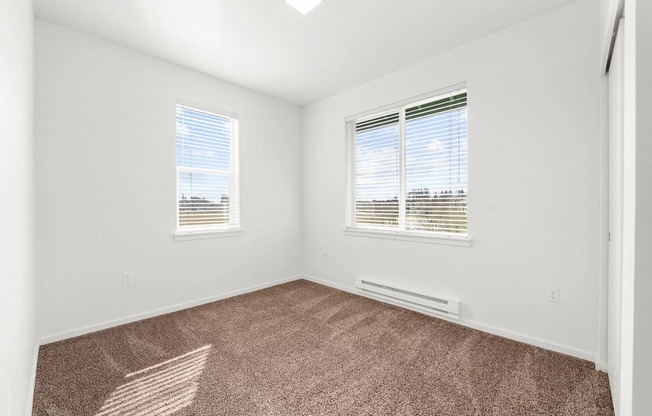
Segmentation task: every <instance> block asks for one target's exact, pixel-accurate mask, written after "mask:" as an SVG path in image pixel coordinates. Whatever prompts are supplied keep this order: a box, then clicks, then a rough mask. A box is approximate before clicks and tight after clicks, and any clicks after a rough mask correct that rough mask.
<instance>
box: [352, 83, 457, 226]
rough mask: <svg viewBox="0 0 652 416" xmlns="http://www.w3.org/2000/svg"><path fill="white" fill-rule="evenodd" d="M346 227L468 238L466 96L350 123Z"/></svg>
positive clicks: (410, 104)
mask: <svg viewBox="0 0 652 416" xmlns="http://www.w3.org/2000/svg"><path fill="white" fill-rule="evenodd" d="M347 132H348V150H349V169H350V172H349V173H350V176H349V177H350V179H349V182H350V183H349V197H348V207H347V218H346V222H347V224H346V225H347V228H348V229H352V230H361V231H364V230H369V231H389V232H394V233H402V232H405V233H410V234H419V235H424V234H427V235H429V236H442V237H463V238H466V237H467V234H468V218H467V201H468V157H467V102H466V89H464V88H456V89H455V90H452V91H449V92H447V93H445V94H438V95H437V96H430V97H428V98H426V99H423V100H419V101H412V102H408V103H405V104H403V103H402V104H399V105H395V106H392V107H391V108H389V109H385V110H383V111H377V112H374V113H373V114H371V115H368V116H364V117H354V118H352V119H348V120H347Z"/></svg>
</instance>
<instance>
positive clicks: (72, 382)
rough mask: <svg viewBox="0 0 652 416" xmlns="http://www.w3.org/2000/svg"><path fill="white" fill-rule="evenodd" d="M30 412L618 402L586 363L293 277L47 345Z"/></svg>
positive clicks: (410, 409) (577, 415)
mask: <svg viewBox="0 0 652 416" xmlns="http://www.w3.org/2000/svg"><path fill="white" fill-rule="evenodd" d="M33 414H34V415H38V416H45V415H56V416H64V415H65V416H84V415H90V416H118V415H125V416H127V415H129V416H136V415H179V416H186V415H197V416H199V415H234V416H235V415H279V416H288V415H315V416H316V415H356V416H358V415H437V416H448V415H450V416H467V415H468V416H470V415H473V416H481V415H514V416H523V415H551V416H552V415H554V416H559V415H572V416H584V415H586V416H588V415H592V416H603V415H604V416H607V415H609V416H610V415H613V414H614V413H613V409H612V403H611V395H610V393H609V385H608V380H607V377H606V375H605V374H604V373H600V372H597V371H596V370H595V368H594V365H593V364H592V363H590V362H588V361H582V360H579V359H576V358H572V357H569V356H566V355H562V354H558V353H554V352H550V351H546V350H543V349H540V348H536V347H533V346H529V345H526V344H522V343H518V342H515V341H511V340H508V339H505V338H501V337H497V336H493V335H489V334H486V333H483V332H480V331H477V330H473V329H469V328H467V327H464V326H461V325H456V324H452V323H449V322H446V321H444V320H441V319H436V318H432V317H428V316H425V315H422V314H418V313H414V312H411V311H407V310H404V309H401V308H397V307H393V306H390V305H386V304H384V303H380V302H376V301H373V300H370V299H367V298H364V297H360V296H357V295H353V294H350V293H346V292H341V291H338V290H335V289H331V288H328V287H325V286H321V285H318V284H315V283H311V282H307V281H304V280H299V281H296V282H291V283H287V284H283V285H279V286H275V287H272V288H269V289H264V290H260V291H258V292H254V293H249V294H246V295H242V296H237V297H234V298H230V299H226V300H222V301H219V302H214V303H210V304H207V305H203V306H199V307H195V308H191V309H187V310H183V311H180V312H175V313H171V314H167V315H163V316H159V317H156V318H152V319H146V320H143V321H139V322H135V323H132V324H128V325H123V326H120V327H116V328H112V329H108V330H104V331H100V332H95V333H92V334H89V335H85V336H81V337H77V338H73V339H69V340H65V341H61V342H57V343H53V344H48V345H44V346H42V347H41V349H40V351H39V357H38V367H37V373H36V391H35V397H34V407H33Z"/></svg>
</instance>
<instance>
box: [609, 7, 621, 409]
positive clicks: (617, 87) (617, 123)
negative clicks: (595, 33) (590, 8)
mask: <svg viewBox="0 0 652 416" xmlns="http://www.w3.org/2000/svg"><path fill="white" fill-rule="evenodd" d="M623 28H624V19H622V20H621V22H620V25H619V28H618V36H617V38H616V43H615V45H614V51H613V55H612V58H611V66H610V68H609V234H610V240H609V306H608V323H607V327H608V341H607V357H608V367H609V381H610V383H611V394H612V397H613V401H614V408H615V409H616V415H618V414H619V412H618V407H619V405H620V389H619V386H620V373H619V372H620V343H621V310H622V301H621V299H622V289H621V284H622V253H623V232H622V229H623V137H624V135H623V107H624V105H623V104H624V102H623V79H624V77H623V33H622V32H623Z"/></svg>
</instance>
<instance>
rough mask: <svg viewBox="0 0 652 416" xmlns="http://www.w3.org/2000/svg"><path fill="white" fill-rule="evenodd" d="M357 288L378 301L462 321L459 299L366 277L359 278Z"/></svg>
mask: <svg viewBox="0 0 652 416" xmlns="http://www.w3.org/2000/svg"><path fill="white" fill-rule="evenodd" d="M356 287H357V289H358V291H360V292H361V293H362V294H365V295H369V296H371V297H373V298H376V299H378V300H382V301H386V302H388V303H393V304H398V305H400V306H405V307H407V308H411V309H416V310H419V311H421V312H425V313H428V314H436V315H442V316H446V317H448V318H453V319H460V309H461V302H460V301H459V300H458V299H450V298H445V297H440V296H433V295H430V294H425V293H421V292H417V291H414V290H412V289H408V288H405V287H400V286H398V285H394V284H391V285H390V284H388V283H384V282H379V281H376V280H372V279H368V278H366V277H360V278H358V280H357V282H356Z"/></svg>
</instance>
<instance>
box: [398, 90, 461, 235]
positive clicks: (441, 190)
mask: <svg viewBox="0 0 652 416" xmlns="http://www.w3.org/2000/svg"><path fill="white" fill-rule="evenodd" d="M433 104H436V105H433ZM406 114H407V117H406V118H407V120H406V123H405V184H406V193H407V195H406V213H405V215H406V218H405V228H406V230H414V231H433V232H441V233H453V234H466V233H467V228H468V227H467V224H468V222H467V200H468V195H467V194H468V173H467V172H468V157H467V111H466V94H461V95H458V96H454V97H451V98H447V99H445V100H439V101H436V102H434V103H430V104H427V105H425V106H419V107H414V108H412V109H407V110H406Z"/></svg>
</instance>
